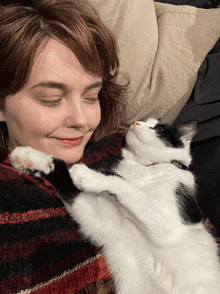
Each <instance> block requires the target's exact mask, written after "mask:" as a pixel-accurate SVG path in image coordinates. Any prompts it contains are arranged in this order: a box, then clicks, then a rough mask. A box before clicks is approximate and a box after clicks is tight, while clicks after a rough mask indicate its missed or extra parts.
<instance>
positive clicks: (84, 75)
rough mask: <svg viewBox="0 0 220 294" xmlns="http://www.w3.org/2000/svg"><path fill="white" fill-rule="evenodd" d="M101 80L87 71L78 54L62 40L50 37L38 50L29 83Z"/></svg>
mask: <svg viewBox="0 0 220 294" xmlns="http://www.w3.org/2000/svg"><path fill="white" fill-rule="evenodd" d="M97 80H101V78H98V77H97V76H95V75H93V74H91V73H89V72H88V71H86V70H85V69H84V68H83V66H82V65H81V63H80V62H79V60H78V58H77V56H76V55H75V54H74V53H73V52H72V51H71V50H70V49H69V48H68V47H67V46H66V45H64V44H63V43H62V42H60V41H58V40H55V39H52V38H51V39H49V40H47V41H46V42H44V43H43V44H42V45H41V46H40V47H39V48H38V50H37V53H36V55H35V58H34V61H33V65H32V68H31V70H30V75H29V79H28V84H29V86H30V87H32V86H34V85H35V84H36V83H42V82H45V81H53V82H57V83H63V84H66V85H73V84H75V83H77V84H79V85H80V83H82V82H83V83H87V84H91V83H94V81H97Z"/></svg>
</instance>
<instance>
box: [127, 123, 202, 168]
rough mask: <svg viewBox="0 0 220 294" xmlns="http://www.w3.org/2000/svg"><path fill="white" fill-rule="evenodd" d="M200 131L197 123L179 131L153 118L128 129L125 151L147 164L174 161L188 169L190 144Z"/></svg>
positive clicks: (180, 128) (187, 125) (188, 124)
mask: <svg viewBox="0 0 220 294" xmlns="http://www.w3.org/2000/svg"><path fill="white" fill-rule="evenodd" d="M197 129H198V123H197V122H196V121H191V122H188V123H185V124H184V125H182V126H179V127H178V128H173V127H171V126H169V125H167V124H164V123H163V122H162V121H161V120H157V119H153V118H150V119H148V120H147V121H146V122H142V121H138V122H135V123H134V124H133V125H132V126H131V127H130V128H129V130H128V133H127V135H126V149H127V150H128V151H129V153H130V156H131V154H132V155H133V158H136V160H137V161H139V162H140V163H142V164H144V165H148V164H153V163H160V162H171V161H173V160H175V161H180V162H182V163H183V164H185V165H186V166H188V165H189V164H190V162H191V156H190V143H191V140H192V138H193V137H194V135H195V134H196V132H197Z"/></svg>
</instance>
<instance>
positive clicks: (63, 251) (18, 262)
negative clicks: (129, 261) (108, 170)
mask: <svg viewBox="0 0 220 294" xmlns="http://www.w3.org/2000/svg"><path fill="white" fill-rule="evenodd" d="M122 142H123V136H122V135H118V134H117V135H114V136H112V137H110V138H107V139H103V140H101V141H100V142H99V143H97V144H93V145H90V146H89V147H88V148H87V150H86V153H85V157H84V159H83V162H85V163H86V164H87V165H88V166H94V167H98V166H100V165H106V164H109V162H110V163H112V162H114V161H115V160H117V158H118V156H120V150H121V146H122ZM77 229H78V225H77V224H76V223H75V222H74V221H73V220H72V219H71V218H70V217H69V215H68V214H67V212H66V211H65V209H64V207H63V204H62V202H61V200H60V199H59V198H58V197H57V195H56V192H55V191H54V189H53V187H52V186H51V184H50V183H49V182H48V181H47V180H45V179H43V178H42V179H35V178H33V177H31V176H29V175H25V174H22V173H21V172H19V171H17V170H15V169H14V168H13V167H12V165H11V162H10V159H9V158H8V159H7V160H6V161H5V162H3V163H2V164H0V293H2V294H9V293H34V294H44V293H53V294H58V293H59V294H73V293H80V294H84V293H87V294H90V293H94V294H95V293H99V294H110V293H114V290H113V283H112V279H111V276H110V273H109V272H108V269H107V265H106V263H105V260H104V257H103V256H102V254H101V252H100V250H98V249H97V248H95V247H94V246H92V244H91V243H90V242H88V241H86V240H85V239H84V238H83V237H82V236H81V235H80V234H79V233H78V231H77Z"/></svg>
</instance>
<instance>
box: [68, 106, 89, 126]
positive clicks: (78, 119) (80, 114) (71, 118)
mask: <svg viewBox="0 0 220 294" xmlns="http://www.w3.org/2000/svg"><path fill="white" fill-rule="evenodd" d="M67 107H68V109H67V116H66V120H65V124H66V126H67V127H69V128H70V127H75V128H81V127H84V126H86V125H87V119H86V115H85V113H84V110H83V107H82V105H81V103H80V102H75V101H74V102H71V103H70V105H68V106H67Z"/></svg>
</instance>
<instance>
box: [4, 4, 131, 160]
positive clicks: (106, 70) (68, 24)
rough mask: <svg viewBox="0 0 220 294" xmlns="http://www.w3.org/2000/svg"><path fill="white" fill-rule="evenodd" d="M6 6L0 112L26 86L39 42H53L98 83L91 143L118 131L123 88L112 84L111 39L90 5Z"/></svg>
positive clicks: (122, 118)
mask: <svg viewBox="0 0 220 294" xmlns="http://www.w3.org/2000/svg"><path fill="white" fill-rule="evenodd" d="M12 2H14V3H12ZM10 3H11V4H10V5H6V6H0V64H1V66H0V107H4V99H5V97H7V96H8V95H13V94H15V93H17V92H18V91H19V90H21V89H22V88H23V87H24V86H25V84H26V83H27V81H28V78H29V74H30V70H31V67H32V64H33V60H34V57H35V54H36V51H37V49H38V48H39V47H40V45H41V44H42V43H43V41H45V40H47V39H48V38H55V39H58V40H60V41H61V42H63V43H64V44H65V45H66V46H67V47H68V48H69V49H71V50H72V52H73V53H74V54H75V55H76V56H77V57H78V59H79V61H80V63H81V64H82V66H83V67H84V68H85V70H86V71H88V72H90V73H92V74H94V75H97V76H100V77H102V79H103V87H102V89H101V91H100V95H99V98H100V105H101V111H102V116H101V123H100V125H99V126H98V127H97V129H96V131H95V132H94V135H93V138H92V139H93V140H98V139H99V138H101V137H103V136H105V135H107V134H109V133H111V132H114V131H117V130H118V129H119V128H120V126H121V125H122V124H123V121H125V118H126V116H125V92H126V86H123V85H119V84H117V83H116V77H117V75H118V68H119V61H118V57H117V48H116V44H115V40H114V38H113V36H112V34H111V32H110V31H109V30H108V29H107V28H106V27H105V26H104V25H103V24H102V22H101V21H100V18H99V17H98V15H97V13H96V12H95V10H94V9H93V8H92V7H91V5H90V4H89V3H88V2H86V0H37V1H36V0H35V1H27V0H26V1H25V0H23V1H22V0H20V1H15V0H14V1H12V0H11V1H10ZM0 131H1V138H2V140H1V141H2V142H1V143H2V144H1V146H0V152H1V155H3V154H4V155H3V157H5V155H6V154H7V153H8V150H7V126H6V124H5V123H1V130H0ZM1 157H2V156H1Z"/></svg>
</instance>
